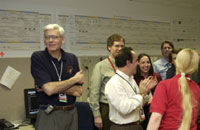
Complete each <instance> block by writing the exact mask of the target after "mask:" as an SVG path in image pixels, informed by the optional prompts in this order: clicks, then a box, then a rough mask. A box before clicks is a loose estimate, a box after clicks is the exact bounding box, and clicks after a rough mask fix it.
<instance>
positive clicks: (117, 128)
mask: <svg viewBox="0 0 200 130" xmlns="http://www.w3.org/2000/svg"><path fill="white" fill-rule="evenodd" d="M110 130H143V128H142V126H141V125H137V124H135V123H130V124H125V125H118V124H115V123H112V124H111V127H110Z"/></svg>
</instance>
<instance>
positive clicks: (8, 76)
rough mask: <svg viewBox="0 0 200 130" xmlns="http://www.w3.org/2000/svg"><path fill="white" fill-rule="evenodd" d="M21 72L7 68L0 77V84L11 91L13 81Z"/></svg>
mask: <svg viewBox="0 0 200 130" xmlns="http://www.w3.org/2000/svg"><path fill="white" fill-rule="evenodd" d="M20 74H21V72H19V71H17V70H16V69H14V68H12V67H10V66H8V67H7V68H6V70H5V72H4V73H3V76H2V77H1V80H0V84H2V85H4V86H6V87H8V88H9V89H11V87H12V86H13V84H14V83H15V81H16V80H17V79H18V77H19V76H20Z"/></svg>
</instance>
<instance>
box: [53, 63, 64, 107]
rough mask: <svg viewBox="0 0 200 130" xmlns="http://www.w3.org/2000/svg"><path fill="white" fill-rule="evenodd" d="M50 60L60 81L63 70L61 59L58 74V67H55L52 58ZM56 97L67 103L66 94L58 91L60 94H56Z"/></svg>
mask: <svg viewBox="0 0 200 130" xmlns="http://www.w3.org/2000/svg"><path fill="white" fill-rule="evenodd" d="M51 62H52V64H53V66H54V68H55V70H56V74H57V76H58V81H61V77H62V71H63V61H61V70H60V74H59V73H58V69H57V67H56V65H55V63H54V62H53V60H51ZM58 97H59V101H60V102H64V103H67V95H66V94H64V93H60V94H59V95H58Z"/></svg>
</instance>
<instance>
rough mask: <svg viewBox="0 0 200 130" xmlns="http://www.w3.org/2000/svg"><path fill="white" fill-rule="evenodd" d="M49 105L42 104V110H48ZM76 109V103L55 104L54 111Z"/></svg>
mask: <svg viewBox="0 0 200 130" xmlns="http://www.w3.org/2000/svg"><path fill="white" fill-rule="evenodd" d="M47 107H48V105H40V109H41V110H46V109H47ZM72 109H74V104H73V105H68V106H53V110H54V111H69V110H72Z"/></svg>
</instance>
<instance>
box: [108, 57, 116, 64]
mask: <svg viewBox="0 0 200 130" xmlns="http://www.w3.org/2000/svg"><path fill="white" fill-rule="evenodd" d="M109 58H110V60H111V62H112V63H113V64H114V65H115V58H112V57H111V56H109Z"/></svg>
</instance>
